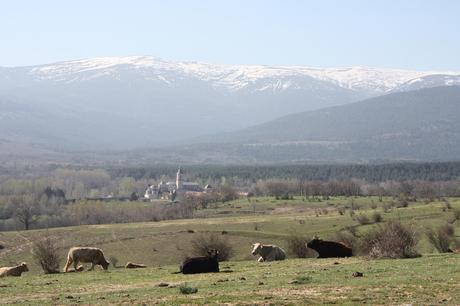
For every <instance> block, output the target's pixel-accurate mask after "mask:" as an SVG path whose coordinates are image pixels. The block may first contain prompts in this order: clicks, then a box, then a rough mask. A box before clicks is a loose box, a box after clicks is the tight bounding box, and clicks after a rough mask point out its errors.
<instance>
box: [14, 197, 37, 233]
mask: <svg viewBox="0 0 460 306" xmlns="http://www.w3.org/2000/svg"><path fill="white" fill-rule="evenodd" d="M15 217H16V219H17V220H18V221H19V223H21V224H22V225H23V226H24V229H25V230H26V231H27V230H29V228H30V226H31V225H32V224H34V223H35V222H37V207H36V204H35V200H34V199H33V198H32V197H23V198H22V199H21V200H20V203H19V205H18V207H17V208H16V210H15Z"/></svg>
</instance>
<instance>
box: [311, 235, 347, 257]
mask: <svg viewBox="0 0 460 306" xmlns="http://www.w3.org/2000/svg"><path fill="white" fill-rule="evenodd" d="M307 247H309V248H310V249H313V250H315V251H316V252H318V254H319V256H318V258H330V257H350V256H353V252H352V250H351V248H349V247H348V246H346V245H345V244H343V243H341V242H335V241H324V240H321V239H319V238H314V239H313V240H311V241H310V242H308V243H307Z"/></svg>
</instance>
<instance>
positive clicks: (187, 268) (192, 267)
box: [180, 250, 219, 274]
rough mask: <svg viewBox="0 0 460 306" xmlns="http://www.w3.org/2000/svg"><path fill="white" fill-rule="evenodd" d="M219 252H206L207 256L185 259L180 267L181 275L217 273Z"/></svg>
mask: <svg viewBox="0 0 460 306" xmlns="http://www.w3.org/2000/svg"><path fill="white" fill-rule="evenodd" d="M218 256H219V252H218V251H217V250H215V251H208V256H201V257H190V258H186V259H185V260H184V261H183V262H182V265H181V267H180V271H181V272H182V273H183V274H195V273H208V272H219V261H218V260H217V257H218Z"/></svg>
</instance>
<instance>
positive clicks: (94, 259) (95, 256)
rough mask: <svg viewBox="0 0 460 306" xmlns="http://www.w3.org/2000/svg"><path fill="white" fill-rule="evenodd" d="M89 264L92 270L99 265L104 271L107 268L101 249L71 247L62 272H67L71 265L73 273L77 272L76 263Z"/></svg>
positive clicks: (107, 264)
mask: <svg viewBox="0 0 460 306" xmlns="http://www.w3.org/2000/svg"><path fill="white" fill-rule="evenodd" d="M80 262H83V263H91V268H90V269H89V270H93V269H94V266H95V265H101V266H102V268H103V269H104V270H107V268H108V267H109V262H108V261H107V260H106V259H105V257H104V253H103V252H102V250H101V249H98V248H90V247H73V248H71V249H70V250H69V253H68V254H67V262H66V264H65V267H64V272H67V271H68V270H69V267H70V265H71V264H72V263H73V267H74V269H75V271H77V270H78V267H77V266H78V263H80Z"/></svg>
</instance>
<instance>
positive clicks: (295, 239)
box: [286, 232, 315, 258]
mask: <svg viewBox="0 0 460 306" xmlns="http://www.w3.org/2000/svg"><path fill="white" fill-rule="evenodd" d="M308 241H310V240H309V239H308V238H307V237H305V236H303V235H300V234H298V233H295V232H292V233H291V234H290V235H289V236H288V237H287V238H286V242H287V249H288V252H289V253H291V254H292V255H293V256H294V257H297V258H307V257H314V256H315V253H314V252H313V251H312V250H311V249H309V248H307V245H306V244H307V242H308Z"/></svg>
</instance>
